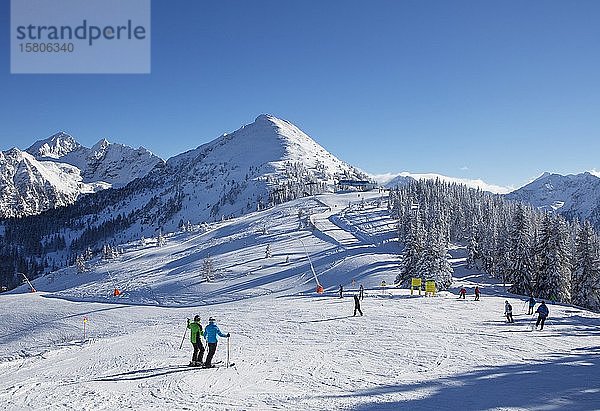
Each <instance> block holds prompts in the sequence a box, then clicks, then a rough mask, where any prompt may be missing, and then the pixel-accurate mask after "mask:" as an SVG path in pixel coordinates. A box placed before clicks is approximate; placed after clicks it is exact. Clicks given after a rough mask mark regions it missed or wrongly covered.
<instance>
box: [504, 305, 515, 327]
mask: <svg viewBox="0 0 600 411" xmlns="http://www.w3.org/2000/svg"><path fill="white" fill-rule="evenodd" d="M504 315H506V319H507V320H508V322H509V323H514V322H515V320H513V316H512V305H510V303H509V302H508V300H506V301H504Z"/></svg>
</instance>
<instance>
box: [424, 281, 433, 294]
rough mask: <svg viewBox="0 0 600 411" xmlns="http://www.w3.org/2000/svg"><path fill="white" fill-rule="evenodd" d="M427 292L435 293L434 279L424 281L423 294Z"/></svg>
mask: <svg viewBox="0 0 600 411" xmlns="http://www.w3.org/2000/svg"><path fill="white" fill-rule="evenodd" d="M429 293H431V295H435V281H433V280H428V281H425V295H427V294H429Z"/></svg>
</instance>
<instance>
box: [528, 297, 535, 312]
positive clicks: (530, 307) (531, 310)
mask: <svg viewBox="0 0 600 411" xmlns="http://www.w3.org/2000/svg"><path fill="white" fill-rule="evenodd" d="M528 302H529V311H527V315H531V314H533V307H535V300H534V299H533V295H530V296H529V300H528Z"/></svg>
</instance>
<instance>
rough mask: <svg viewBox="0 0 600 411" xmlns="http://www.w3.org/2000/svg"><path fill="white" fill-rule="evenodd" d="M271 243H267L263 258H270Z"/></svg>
mask: <svg viewBox="0 0 600 411" xmlns="http://www.w3.org/2000/svg"><path fill="white" fill-rule="evenodd" d="M271 257H272V254H271V244H267V248H266V249H265V258H271Z"/></svg>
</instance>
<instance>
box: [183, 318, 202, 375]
mask: <svg viewBox="0 0 600 411" xmlns="http://www.w3.org/2000/svg"><path fill="white" fill-rule="evenodd" d="M187 328H189V329H190V331H191V332H190V341H191V343H192V346H193V347H194V354H193V355H192V361H191V362H190V365H191V366H194V367H200V366H202V357H203V356H204V345H202V324H200V316H199V315H196V316H195V317H194V321H190V319H189V318H188V319H187Z"/></svg>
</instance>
